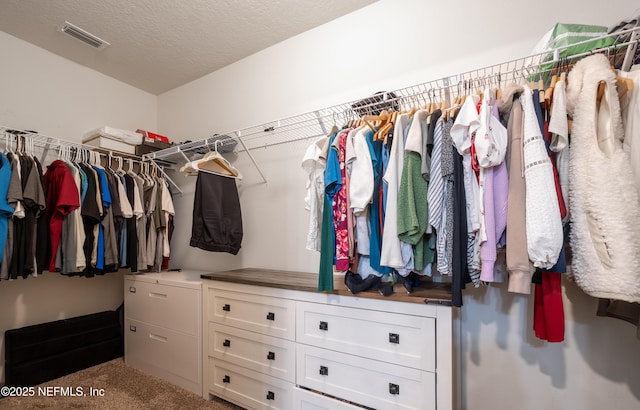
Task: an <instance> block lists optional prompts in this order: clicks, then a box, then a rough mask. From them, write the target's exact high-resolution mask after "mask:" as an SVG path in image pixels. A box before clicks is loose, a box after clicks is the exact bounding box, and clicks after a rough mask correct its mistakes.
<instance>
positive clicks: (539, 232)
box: [520, 86, 563, 269]
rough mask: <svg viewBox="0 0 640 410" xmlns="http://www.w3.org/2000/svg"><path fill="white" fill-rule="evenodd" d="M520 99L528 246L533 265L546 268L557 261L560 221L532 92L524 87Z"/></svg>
mask: <svg viewBox="0 0 640 410" xmlns="http://www.w3.org/2000/svg"><path fill="white" fill-rule="evenodd" d="M520 98H521V102H522V107H523V109H524V148H523V152H524V157H523V159H524V176H525V184H526V225H527V247H528V253H529V259H530V260H531V261H532V262H533V264H534V266H535V267H539V268H547V269H548V268H551V267H552V266H553V265H555V264H556V262H557V261H558V256H559V255H560V251H561V249H562V243H563V233H562V221H561V219H560V209H559V207H558V199H557V195H556V190H555V184H554V179H553V167H552V165H551V161H550V160H549V155H548V154H547V149H546V146H545V143H544V139H543V138H542V133H541V131H540V126H539V124H538V119H537V116H536V113H535V108H534V104H533V98H532V93H531V90H530V89H529V88H528V87H527V86H525V87H524V92H523V93H522V96H521V97H520Z"/></svg>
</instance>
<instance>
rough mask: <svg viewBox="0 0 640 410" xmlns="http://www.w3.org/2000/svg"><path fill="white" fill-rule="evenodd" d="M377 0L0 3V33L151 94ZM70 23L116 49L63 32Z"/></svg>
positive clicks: (17, 0)
mask: <svg viewBox="0 0 640 410" xmlns="http://www.w3.org/2000/svg"><path fill="white" fill-rule="evenodd" d="M374 1H375V0H323V1H318V0H238V1H234V0H181V1H178V0H0V30H2V31H5V32H7V33H9V34H11V35H13V36H15V37H18V38H20V39H23V40H25V41H28V42H30V43H32V44H35V45H37V46H39V47H42V48H44V49H46V50H49V51H50V52H52V53H55V54H58V55H60V56H62V57H65V58H68V59H70V60H72V61H75V62H77V63H79V64H82V65H84V66H87V67H90V68H92V69H95V70H97V71H100V72H102V73H104V74H106V75H108V76H111V77H113V78H116V79H118V80H121V81H123V82H126V83H128V84H131V85H133V86H135V87H137V88H140V89H142V90H145V91H148V92H150V93H153V94H160V93H163V92H165V91H168V90H170V89H172V88H175V87H178V86H180V85H183V84H185V83H187V82H189V81H192V80H195V79H197V78H199V77H202V76H203V75H205V74H208V73H210V72H212V71H215V70H217V69H219V68H221V67H224V66H226V65H229V64H231V63H233V62H235V61H238V60H240V59H242V58H244V57H246V56H249V55H251V54H253V53H255V52H257V51H260V50H262V49H264V48H266V47H269V46H271V45H273V44H276V43H278V42H280V41H283V40H285V39H287V38H289V37H292V36H294V35H296V34H299V33H302V32H304V31H307V30H309V29H312V28H314V27H317V26H319V25H322V24H324V23H326V22H329V21H331V20H333V19H336V18H338V17H340V16H342V15H345V14H348V13H350V12H352V11H355V10H357V9H359V8H361V7H363V6H366V5H368V4H371V3H373V2H374ZM65 21H68V22H70V23H72V24H75V25H76V26H78V27H80V28H82V29H84V30H86V31H88V32H90V33H92V34H94V35H96V36H98V37H100V38H102V39H103V40H105V41H107V42H109V43H111V46H109V47H107V48H106V49H104V50H102V51H98V50H95V49H93V48H91V47H89V46H87V45H85V44H83V43H81V42H80V41H78V40H76V39H74V38H72V37H69V36H67V35H66V34H63V33H61V32H60V31H58V29H59V27H60V26H61V25H62V24H63V23H64V22H65Z"/></svg>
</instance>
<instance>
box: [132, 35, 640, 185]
mask: <svg viewBox="0 0 640 410" xmlns="http://www.w3.org/2000/svg"><path fill="white" fill-rule="evenodd" d="M605 40H609V41H610V44H609V45H606V46H602V47H597V48H593V49H591V50H589V51H586V52H580V53H576V54H570V55H567V54H569V53H570V52H571V50H572V49H576V48H577V47H578V46H589V45H591V44H594V45H595V44H602V43H604V42H606V41H605ZM639 41H640V27H635V28H632V29H625V30H620V31H617V32H614V33H609V34H606V35H603V36H600V37H595V38H591V39H588V40H584V41H580V42H576V43H573V44H570V45H566V46H562V47H558V48H555V49H553V50H547V51H544V52H541V53H537V54H532V55H529V56H526V57H521V58H517V59H513V60H509V61H506V62H502V63H499V64H495V65H492V66H487V67H483V68H479V69H474V70H470V71H466V72H462V73H458V74H454V75H451V76H446V77H442V78H439V79H436V80H432V81H428V82H424V83H421V84H416V85H412V86H409V87H405V88H401V89H398V90H395V91H390V92H385V93H381V94H376V95H373V96H370V97H367V98H364V99H361V100H358V101H351V102H348V103H342V104H337V105H334V106H331V107H325V108H322V109H318V110H315V111H312V112H308V113H304V114H299V115H295V116H292V117H288V118H283V119H280V120H275V121H272V122H268V123H264V124H261V125H257V126H252V127H248V128H243V129H240V130H235V131H231V132H228V133H225V134H224V135H223V136H226V139H224V140H221V139H220V138H221V136H220V135H214V136H212V137H208V138H204V139H202V140H198V141H193V142H189V143H185V144H181V145H176V146H173V147H170V148H167V149H164V150H161V151H156V152H152V153H149V154H146V155H144V156H143V159H144V160H151V161H156V162H158V163H160V164H162V165H164V166H170V167H173V166H176V165H177V162H178V160H183V161H186V162H189V161H191V158H190V157H188V156H187V154H189V155H190V156H193V155H194V154H204V153H206V152H207V151H209V150H212V149H214V146H216V147H217V148H220V147H224V146H225V145H226V144H233V145H234V146H235V145H237V144H238V143H239V144H240V147H242V151H245V152H246V153H247V154H248V155H249V157H250V159H251V161H252V162H253V164H254V166H255V167H256V169H257V170H258V172H259V173H260V176H261V177H262V179H263V181H264V182H267V181H266V178H265V176H264V174H263V173H262V171H261V170H260V167H259V165H258V164H257V163H256V161H255V159H254V157H253V156H252V155H251V152H250V151H251V150H253V149H256V148H266V147H270V146H274V145H280V144H286V143H291V142H294V141H300V140H306V139H310V138H316V137H320V136H324V135H327V134H328V133H329V132H330V130H331V128H332V126H333V125H338V126H339V125H341V124H344V123H346V122H347V121H348V120H351V119H356V118H359V117H360V116H361V115H364V114H374V115H375V114H378V113H380V112H381V111H382V110H383V109H396V110H398V109H403V108H407V107H412V106H416V105H420V106H422V105H426V103H429V102H432V101H433V102H438V101H442V100H443V99H447V100H448V101H451V100H452V97H456V96H458V95H461V94H463V93H466V92H475V91H476V90H481V89H483V88H485V87H500V86H504V85H507V84H508V83H509V82H512V81H515V82H521V81H533V80H535V81H538V80H540V79H543V80H544V79H546V78H548V77H549V76H550V74H552V73H554V72H556V71H558V70H564V71H566V70H568V69H570V68H571V67H572V66H573V64H574V63H575V62H577V61H578V60H579V59H581V58H583V57H586V56H589V55H591V54H595V53H605V54H607V55H608V56H609V58H610V60H611V61H612V65H614V66H615V67H616V68H619V69H621V70H623V71H628V70H629V69H630V67H631V65H632V64H634V62H636V60H637V58H638V55H637V51H638V43H639ZM587 48H588V47H587ZM223 152H224V150H223ZM176 158H177V159H178V160H176Z"/></svg>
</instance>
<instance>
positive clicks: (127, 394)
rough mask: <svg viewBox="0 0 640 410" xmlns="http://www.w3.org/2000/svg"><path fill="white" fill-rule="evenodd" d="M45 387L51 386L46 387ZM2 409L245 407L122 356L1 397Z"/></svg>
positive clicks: (196, 409)
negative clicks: (66, 392) (28, 392)
mask: <svg viewBox="0 0 640 410" xmlns="http://www.w3.org/2000/svg"><path fill="white" fill-rule="evenodd" d="M38 387H42V388H43V389H38ZM46 387H49V389H48V390H45V389H44V388H46ZM52 387H71V388H72V389H71V391H73V392H77V390H76V389H77V388H79V387H81V388H82V389H81V390H82V395H80V396H79V397H78V396H76V397H69V396H67V397H62V396H61V394H60V391H59V390H58V391H57V393H56V391H55V390H54V389H52ZM90 388H93V389H94V390H96V389H104V396H91V395H90ZM39 392H41V393H42V394H39ZM54 393H55V395H54ZM0 409H26V410H31V409H64V410H66V409H92V410H93V409H95V410H112V409H118V410H120V409H122V410H128V409H162V410H164V409H168V410H173V409H175V410H181V409H194V410H205V409H206V410H240V409H242V408H241V407H238V406H236V405H234V404H231V403H228V402H226V401H224V400H220V399H214V400H213V401H207V400H205V399H203V398H202V397H201V396H198V395H196V394H194V393H192V392H190V391H188V390H185V389H183V388H181V387H178V386H175V385H173V384H171V383H169V382H166V381H164V380H162V379H159V378H157V377H154V376H150V375H148V374H145V373H142V372H140V371H138V370H136V369H134V368H132V367H129V366H127V365H126V364H125V363H124V360H123V359H122V358H119V359H115V360H112V361H109V362H106V363H102V364H99V365H97V366H94V367H90V368H88V369H84V370H81V371H79V372H76V373H72V374H70V375H67V376H64V377H61V378H59V379H55V380H51V381H50V382H46V383H43V384H41V385H40V386H36V387H35V391H34V396H33V397H7V398H4V399H0Z"/></svg>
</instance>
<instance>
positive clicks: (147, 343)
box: [124, 318, 202, 395]
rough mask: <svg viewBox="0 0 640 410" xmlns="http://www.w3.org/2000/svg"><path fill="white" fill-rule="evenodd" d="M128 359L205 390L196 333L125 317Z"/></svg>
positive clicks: (181, 383)
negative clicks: (192, 333)
mask: <svg viewBox="0 0 640 410" xmlns="http://www.w3.org/2000/svg"><path fill="white" fill-rule="evenodd" d="M124 331H125V360H126V363H127V364H128V365H129V366H132V367H135V368H138V369H140V370H143V371H145V372H146V373H149V374H152V375H154V376H158V377H161V378H163V379H165V380H168V381H170V382H172V383H175V384H177V385H179V386H182V387H184V388H186V389H189V390H191V391H193V392H195V393H197V394H198V395H200V394H202V384H201V379H202V372H201V360H200V355H199V346H200V345H199V343H198V338H197V337H196V336H192V335H187V334H184V333H181V332H176V331H173V330H169V329H166V328H163V327H158V326H153V325H150V324H147V323H144V322H140V321H137V320H133V319H129V318H127V319H125V329H124Z"/></svg>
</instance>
